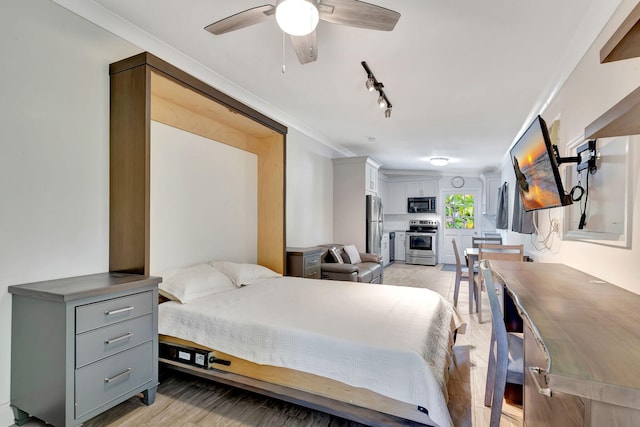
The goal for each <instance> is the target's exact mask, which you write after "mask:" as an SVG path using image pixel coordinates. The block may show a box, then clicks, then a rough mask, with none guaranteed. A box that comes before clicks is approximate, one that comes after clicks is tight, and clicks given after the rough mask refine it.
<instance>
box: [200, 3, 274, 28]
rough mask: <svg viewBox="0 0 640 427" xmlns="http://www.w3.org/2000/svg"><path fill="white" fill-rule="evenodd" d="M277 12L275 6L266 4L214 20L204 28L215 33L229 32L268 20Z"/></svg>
mask: <svg viewBox="0 0 640 427" xmlns="http://www.w3.org/2000/svg"><path fill="white" fill-rule="evenodd" d="M275 12H276V8H275V6H273V5H270V4H265V5H262V6H258V7H253V8H251V9H247V10H243V11H242V12H238V13H236V14H235V15H231V16H228V17H226V18H224V19H221V20H219V21H217V22H214V23H213V24H210V25H207V26H206V27H204V29H205V30H207V31H209V32H210V33H213V34H215V35H220V34H224V33H229V32H231V31H235V30H239V29H240V28H244V27H248V26H250V25H253V24H258V23H260V22H263V21H266V20H267V19H269V18H270V17H271V16H273V15H274V14H275Z"/></svg>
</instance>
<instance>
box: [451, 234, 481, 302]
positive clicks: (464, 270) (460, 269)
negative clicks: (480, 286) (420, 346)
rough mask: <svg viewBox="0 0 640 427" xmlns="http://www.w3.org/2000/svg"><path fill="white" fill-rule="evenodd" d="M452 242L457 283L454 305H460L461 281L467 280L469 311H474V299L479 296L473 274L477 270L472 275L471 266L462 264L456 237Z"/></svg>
mask: <svg viewBox="0 0 640 427" xmlns="http://www.w3.org/2000/svg"><path fill="white" fill-rule="evenodd" d="M451 243H452V244H453V254H454V255H455V257H456V284H455V288H454V290H453V306H454V307H457V306H458V293H459V291H460V281H461V280H466V281H467V283H468V284H469V313H471V312H472V311H473V300H474V298H477V296H476V294H475V286H474V285H473V282H474V280H473V275H475V271H474V272H473V275H471V277H470V274H469V268H468V267H467V266H466V265H462V263H461V262H460V254H459V253H458V245H457V244H456V239H451Z"/></svg>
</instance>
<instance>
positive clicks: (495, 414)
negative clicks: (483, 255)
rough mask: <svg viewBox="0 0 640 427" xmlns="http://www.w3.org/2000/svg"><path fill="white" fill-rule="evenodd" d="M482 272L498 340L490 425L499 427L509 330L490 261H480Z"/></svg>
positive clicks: (505, 380)
mask: <svg viewBox="0 0 640 427" xmlns="http://www.w3.org/2000/svg"><path fill="white" fill-rule="evenodd" d="M480 272H481V274H482V277H484V280H485V284H486V288H487V296H488V297H489V305H490V306H491V328H492V329H491V331H492V334H491V335H492V337H493V338H494V339H495V340H496V370H495V372H496V378H495V382H494V385H493V396H492V399H491V400H492V401H491V421H490V423H489V425H490V426H491V427H493V426H496V427H497V426H499V425H500V415H501V412H502V399H503V396H504V389H505V384H506V382H507V369H508V366H509V341H508V338H507V328H506V326H505V324H504V319H503V317H502V311H501V310H500V301H499V300H498V294H497V292H496V287H495V284H494V282H493V275H492V272H491V264H490V262H489V261H488V260H486V259H485V260H481V261H480Z"/></svg>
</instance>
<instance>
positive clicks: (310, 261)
mask: <svg viewBox="0 0 640 427" xmlns="http://www.w3.org/2000/svg"><path fill="white" fill-rule="evenodd" d="M314 267H318V268H320V254H314V255H306V256H305V257H304V269H305V270H307V269H310V268H314Z"/></svg>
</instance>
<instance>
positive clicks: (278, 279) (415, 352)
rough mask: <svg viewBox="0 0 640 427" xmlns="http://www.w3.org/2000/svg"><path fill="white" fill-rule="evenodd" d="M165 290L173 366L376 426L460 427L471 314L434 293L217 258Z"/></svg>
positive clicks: (165, 340)
mask: <svg viewBox="0 0 640 427" xmlns="http://www.w3.org/2000/svg"><path fill="white" fill-rule="evenodd" d="M211 288H214V291H213V292H211V291H210V290H211ZM161 293H162V294H163V295H165V296H167V297H169V298H171V299H172V300H170V301H167V302H164V303H162V304H161V305H160V307H159V316H158V332H159V334H160V342H161V362H162V363H163V364H165V365H167V366H169V367H172V368H175V369H179V370H184V371H187V372H190V373H195V374H196V375H200V376H204V377H209V378H212V379H214V380H216V381H220V382H224V383H227V384H232V385H235V386H239V387H242V388H247V389H250V390H253V391H258V392H261V393H264V394H268V395H272V396H275V397H278V398H280V399H283V400H287V401H290V402H294V403H299V404H302V405H305V406H308V407H311V408H314V409H319V410H322V411H324V412H329V413H332V414H336V415H339V416H343V417H345V418H349V419H352V420H355V421H359V422H363V423H365V424H369V425H385V426H386V425H394V424H395V425H407V420H409V421H410V423H409V424H412V423H413V424H416V423H417V424H423V425H435V426H451V425H452V422H451V418H450V415H449V412H448V409H447V401H448V396H447V381H448V368H449V365H450V362H451V351H452V346H453V336H454V333H455V331H456V330H457V329H459V328H460V327H461V326H462V322H461V320H460V317H459V316H458V315H457V313H456V311H455V309H454V308H453V307H452V306H451V305H450V304H449V303H448V302H447V301H446V300H444V299H443V298H442V297H441V296H440V295H439V294H437V293H435V292H432V291H429V290H427V289H418V288H410V287H398V286H390V285H377V284H362V283H352V282H337V281H323V280H314V279H303V278H296V277H282V276H280V275H279V274H276V273H273V272H271V271H270V270H268V269H265V268H264V267H260V266H256V265H251V264H236V263H228V262H222V263H221V262H218V263H212V264H199V265H196V266H191V267H190V268H189V269H186V270H179V271H177V272H170V273H169V274H168V275H166V276H165V278H164V281H163V284H162V285H161ZM162 346H164V351H162ZM167 351H169V353H168V352H167Z"/></svg>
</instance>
